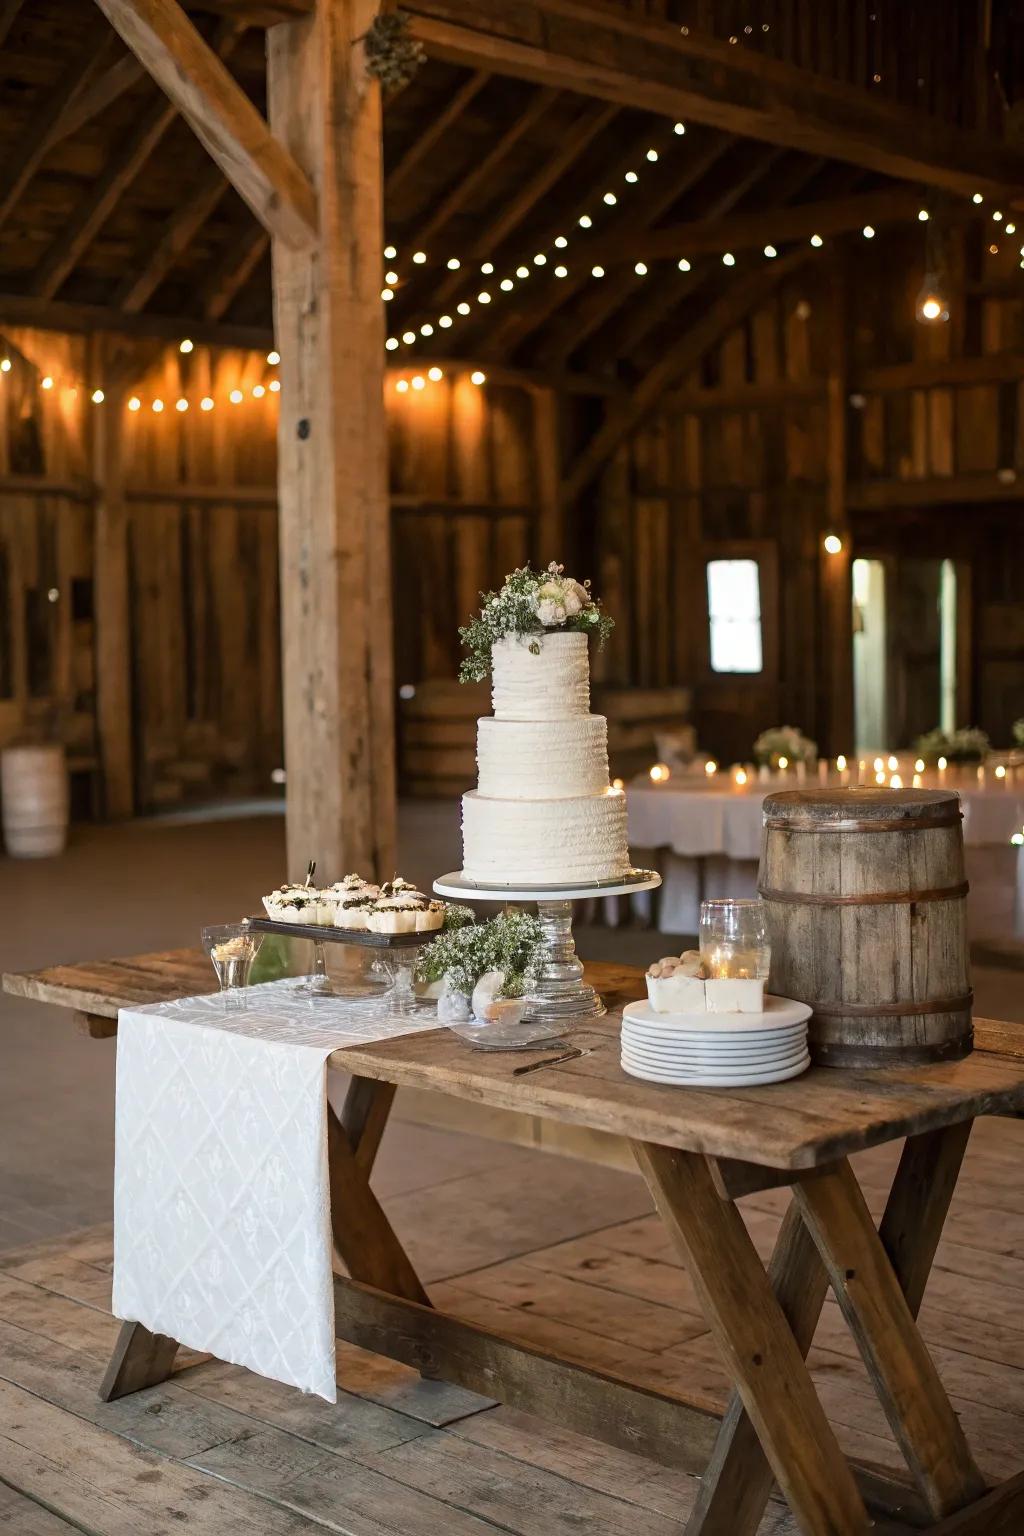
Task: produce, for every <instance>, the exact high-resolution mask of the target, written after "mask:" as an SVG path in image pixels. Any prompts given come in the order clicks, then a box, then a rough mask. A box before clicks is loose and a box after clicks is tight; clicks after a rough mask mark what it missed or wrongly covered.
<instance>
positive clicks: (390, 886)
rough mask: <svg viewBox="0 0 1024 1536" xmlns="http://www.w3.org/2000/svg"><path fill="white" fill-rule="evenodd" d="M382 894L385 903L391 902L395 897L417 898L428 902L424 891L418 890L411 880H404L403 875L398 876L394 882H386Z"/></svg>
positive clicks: (382, 887)
mask: <svg viewBox="0 0 1024 1536" xmlns="http://www.w3.org/2000/svg"><path fill="white" fill-rule="evenodd" d="M380 894H381V897H382V898H383V899H384V900H385V901H390V899H391V898H392V897H393V896H416V897H418V898H419V900H420V901H426V900H427V897H426V896H424V894H423V892H422V891H419V890H417V889H416V887H415V886H414V885H413V884H412V882H411V881H410V880H403V879H402V877H401V875H396V876H395V878H394V879H393V880H385V882H384V884H383V885H382V886H381V888H380Z"/></svg>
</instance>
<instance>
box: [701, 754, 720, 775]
mask: <svg viewBox="0 0 1024 1536" xmlns="http://www.w3.org/2000/svg"><path fill="white" fill-rule="evenodd" d="M704 772H705V773H706V774H707V776H708V778H709V779H712V778H714V776H715V774H716V773H717V772H718V764H717V763H716V762H715V760H714V758H713V757H709V758H708V760H707V762H706V763H705V764H704Z"/></svg>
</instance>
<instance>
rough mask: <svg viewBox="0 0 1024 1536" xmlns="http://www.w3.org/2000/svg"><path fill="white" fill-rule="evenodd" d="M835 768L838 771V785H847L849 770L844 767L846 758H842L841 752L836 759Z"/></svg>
mask: <svg viewBox="0 0 1024 1536" xmlns="http://www.w3.org/2000/svg"><path fill="white" fill-rule="evenodd" d="M836 768H837V769H838V770H839V782H840V784H849V782H850V770H849V768H847V766H846V758H845V757H844V756H843V754H842V752H840V754H839V756H838V757H837V758H836Z"/></svg>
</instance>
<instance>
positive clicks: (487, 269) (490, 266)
mask: <svg viewBox="0 0 1024 1536" xmlns="http://www.w3.org/2000/svg"><path fill="white" fill-rule="evenodd" d="M480 271H481V272H482V273H483V274H484V276H485V277H490V275H491V273H492V272H493V271H494V262H493V261H485V262H484V263H483V265H482V266H481V268H480Z"/></svg>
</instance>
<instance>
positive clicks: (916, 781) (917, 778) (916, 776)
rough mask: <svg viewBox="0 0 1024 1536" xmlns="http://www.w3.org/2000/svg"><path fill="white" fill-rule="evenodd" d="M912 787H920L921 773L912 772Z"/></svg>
mask: <svg viewBox="0 0 1024 1536" xmlns="http://www.w3.org/2000/svg"><path fill="white" fill-rule="evenodd" d="M914 788H915V789H920V788H921V775H920V774H919V773H915V774H914Z"/></svg>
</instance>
